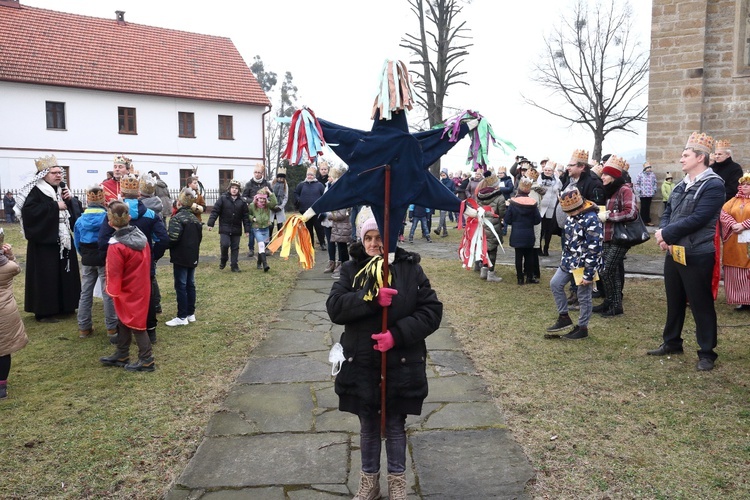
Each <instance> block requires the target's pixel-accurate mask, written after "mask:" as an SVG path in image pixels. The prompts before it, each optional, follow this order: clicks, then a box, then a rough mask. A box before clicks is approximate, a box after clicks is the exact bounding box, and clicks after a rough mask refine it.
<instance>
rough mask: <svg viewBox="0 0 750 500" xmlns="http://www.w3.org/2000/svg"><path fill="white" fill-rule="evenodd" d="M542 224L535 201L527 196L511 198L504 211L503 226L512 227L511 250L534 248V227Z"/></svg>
mask: <svg viewBox="0 0 750 500" xmlns="http://www.w3.org/2000/svg"><path fill="white" fill-rule="evenodd" d="M540 222H542V216H541V215H540V214H539V206H538V205H537V204H536V200H534V199H533V198H530V197H528V196H516V197H514V198H511V200H510V204H509V205H508V209H507V210H506V211H505V225H506V226H512V229H511V231H510V246H512V247H513V248H534V242H535V241H536V238H535V236H534V226H536V225H537V224H539V223H540Z"/></svg>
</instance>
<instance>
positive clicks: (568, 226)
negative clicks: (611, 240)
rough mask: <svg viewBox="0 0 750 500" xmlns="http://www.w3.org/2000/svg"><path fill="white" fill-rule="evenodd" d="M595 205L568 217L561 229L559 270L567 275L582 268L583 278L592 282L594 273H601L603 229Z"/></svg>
mask: <svg viewBox="0 0 750 500" xmlns="http://www.w3.org/2000/svg"><path fill="white" fill-rule="evenodd" d="M598 212H599V208H598V207H597V206H596V205H591V206H590V207H588V208H586V209H584V210H583V211H581V213H579V214H576V215H574V216H572V217H568V219H567V220H566V221H565V227H564V228H563V239H562V241H563V243H562V245H563V246H562V258H561V259H560V269H562V270H563V271H565V272H567V273H569V272H572V271H573V269H578V268H579V267H583V268H584V270H583V277H584V279H586V280H587V281H593V280H594V275H595V273H600V272H601V271H602V267H603V266H602V244H603V241H602V240H603V239H604V228H603V227H602V223H601V221H600V220H599V216H598Z"/></svg>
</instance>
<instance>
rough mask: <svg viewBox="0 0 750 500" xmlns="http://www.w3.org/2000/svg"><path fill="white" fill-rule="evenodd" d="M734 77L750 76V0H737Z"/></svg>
mask: <svg viewBox="0 0 750 500" xmlns="http://www.w3.org/2000/svg"><path fill="white" fill-rule="evenodd" d="M734 76H750V0H736V4H735V14H734Z"/></svg>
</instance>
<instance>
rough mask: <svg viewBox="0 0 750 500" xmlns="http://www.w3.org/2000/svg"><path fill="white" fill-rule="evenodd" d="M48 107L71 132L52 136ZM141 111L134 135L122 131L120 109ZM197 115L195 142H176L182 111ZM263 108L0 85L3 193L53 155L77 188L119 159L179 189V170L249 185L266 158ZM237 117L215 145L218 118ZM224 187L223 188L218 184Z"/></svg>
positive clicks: (209, 184)
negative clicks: (226, 175)
mask: <svg viewBox="0 0 750 500" xmlns="http://www.w3.org/2000/svg"><path fill="white" fill-rule="evenodd" d="M46 101H57V102H64V103H65V118H66V130H64V131H63V130H47V124H46V110H45V102H46ZM119 106H123V107H132V108H135V109H136V119H137V126H136V129H137V132H138V133H137V134H136V135H127V134H120V133H118V122H117V108H118V107H119ZM181 111H184V112H191V113H194V114H195V136H196V137H195V138H193V139H188V138H180V137H178V123H177V114H178V112H181ZM264 111H265V108H263V107H261V106H249V105H240V104H231V103H218V102H210V101H198V100H189V99H175V98H172V97H157V96H145V95H136V94H123V93H115V92H99V91H91V90H81V89H71V88H65V87H52V86H43V85H28V84H19V83H9V82H0V190H7V189H17V188H20V187H21V186H22V185H23V184H25V182H26V180H27V179H28V178H29V177H30V176H31V175H33V174H34V172H35V170H36V169H35V167H34V162H33V160H34V159H35V158H38V157H40V156H45V155H47V154H54V155H55V156H56V157H57V158H58V162H59V163H60V165H63V166H69V167H70V172H71V174H70V179H69V184H70V185H71V186H72V187H73V188H75V189H81V188H84V187H86V186H87V185H90V184H94V183H98V182H101V181H102V180H104V178H105V177H106V172H107V171H108V170H111V169H112V159H113V158H114V156H115V155H117V154H121V153H124V154H125V155H126V156H128V157H130V158H132V159H133V163H134V165H135V168H136V169H137V170H139V171H141V172H147V171H149V170H153V171H155V172H158V173H159V174H160V176H161V177H162V179H164V180H165V181H166V182H167V184H168V185H169V186H170V188H173V187H175V188H176V187H178V180H179V170H180V169H181V168H183V169H184V168H191V166H196V167H198V175H199V176H200V178H201V182H202V183H203V185H204V186H205V187H206V188H218V187H220V186H219V185H218V184H219V182H218V171H219V170H234V172H235V174H234V177H235V178H238V179H240V180H243V181H246V180H249V179H250V177H251V176H252V171H253V167H254V165H255V163H256V162H257V161H261V160H262V158H263V123H262V114H263V112H264ZM219 115H230V116H233V125H234V140H219V139H218V116H219ZM221 187H223V186H221Z"/></svg>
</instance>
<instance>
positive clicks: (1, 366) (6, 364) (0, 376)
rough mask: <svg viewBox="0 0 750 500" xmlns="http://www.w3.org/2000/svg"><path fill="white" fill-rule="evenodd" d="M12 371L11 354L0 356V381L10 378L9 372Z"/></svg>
mask: <svg viewBox="0 0 750 500" xmlns="http://www.w3.org/2000/svg"><path fill="white" fill-rule="evenodd" d="M9 373H10V354H6V355H5V356H0V382H4V381H5V380H8V374H9Z"/></svg>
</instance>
